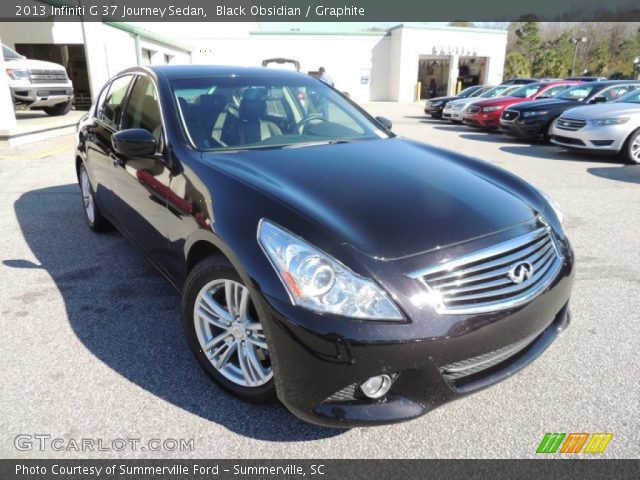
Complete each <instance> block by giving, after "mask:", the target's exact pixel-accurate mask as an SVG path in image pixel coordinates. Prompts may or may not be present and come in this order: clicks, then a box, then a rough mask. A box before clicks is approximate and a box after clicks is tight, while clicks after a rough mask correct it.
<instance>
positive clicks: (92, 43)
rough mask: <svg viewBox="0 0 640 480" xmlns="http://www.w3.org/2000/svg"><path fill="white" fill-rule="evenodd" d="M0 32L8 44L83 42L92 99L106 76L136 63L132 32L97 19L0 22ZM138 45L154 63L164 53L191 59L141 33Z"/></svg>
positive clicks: (175, 59)
mask: <svg viewBox="0 0 640 480" xmlns="http://www.w3.org/2000/svg"><path fill="white" fill-rule="evenodd" d="M83 30H84V32H83ZM0 34H1V35H2V37H3V42H5V44H6V45H8V46H10V47H13V46H14V45H15V44H16V43H43V44H80V45H81V44H83V43H84V44H85V53H86V58H87V66H88V69H89V84H90V87H91V94H92V96H93V97H94V98H95V95H96V94H97V93H98V92H99V91H100V89H101V88H102V86H103V85H104V83H105V82H106V81H107V80H108V79H109V78H111V77H112V76H113V75H115V74H116V73H118V72H120V71H121V70H124V69H125V68H129V67H133V66H136V65H137V57H136V48H135V38H134V37H135V36H134V34H132V33H129V32H126V31H124V30H121V29H119V28H115V27H112V26H110V25H106V24H103V23H100V22H84V24H82V23H80V22H55V21H54V22H27V23H9V22H6V23H5V22H0ZM140 47H141V48H146V49H148V50H151V51H153V52H155V55H154V56H153V62H152V63H153V64H163V63H164V54H165V53H166V54H169V55H171V56H172V57H173V60H172V63H190V61H191V59H190V56H189V53H187V52H185V51H184V50H181V49H178V48H175V47H173V46H171V45H166V44H164V43H161V42H158V41H156V40H152V39H149V38H147V37H144V36H140Z"/></svg>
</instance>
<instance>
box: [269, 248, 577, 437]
mask: <svg viewBox="0 0 640 480" xmlns="http://www.w3.org/2000/svg"><path fill="white" fill-rule="evenodd" d="M563 250H564V251H563V254H564V262H563V265H562V268H561V270H560V272H559V273H558V275H557V277H556V278H555V280H554V281H553V283H552V284H551V285H550V286H549V287H548V288H547V289H546V290H545V291H544V292H543V293H542V294H540V295H539V296H538V297H536V298H535V299H534V300H532V301H531V302H530V303H528V304H526V305H524V306H522V307H518V308H512V309H510V310H503V311H500V312H493V313H488V314H475V315H438V314H436V313H435V312H423V314H422V315H421V316H418V315H414V314H413V313H412V314H411V315H410V318H411V320H410V321H409V322H406V323H395V324H392V323H381V322H375V321H370V322H363V321H355V320H349V319H337V318H335V317H333V318H332V317H327V316H323V315H319V314H315V313H313V312H310V311H307V310H305V309H302V308H299V307H295V306H293V305H291V303H290V302H288V301H284V300H280V299H276V298H273V297H269V296H265V295H262V301H263V303H264V311H265V312H266V318H267V319H268V335H269V350H270V352H271V356H272V361H273V368H274V378H275V381H276V389H277V392H278V397H279V398H280V400H281V401H282V403H283V404H284V405H285V406H286V407H287V408H288V409H289V410H290V411H291V412H293V413H294V414H295V415H297V416H298V417H300V418H302V419H304V420H306V421H309V422H312V423H316V424H319V425H325V426H333V427H354V426H367V425H380V424H388V423H395V422H400V421H404V420H409V419H412V418H416V417H418V416H420V415H422V414H424V413H427V412H429V411H430V410H433V409H434V408H436V407H438V406H440V405H443V404H445V403H447V402H450V401H452V400H456V399H459V398H462V397H464V396H466V395H468V394H470V393H473V392H475V391H477V390H480V389H482V388H485V387H488V386H490V385H493V384H495V383H497V382H499V381H501V380H504V379H506V378H508V377H509V376H511V375H512V374H514V373H515V372H517V371H518V370H520V369H522V368H523V367H525V366H526V365H528V364H529V363H531V362H532V361H533V360H534V359H535V358H536V357H538V356H539V355H540V354H541V353H542V352H543V351H544V350H545V349H546V348H547V347H548V346H549V345H550V344H551V343H552V342H553V340H554V339H555V338H556V336H557V335H558V332H560V331H561V330H562V329H564V328H565V327H566V325H567V324H568V322H569V314H568V301H569V295H570V290H571V285H572V283H573V277H574V273H573V254H572V252H571V248H570V246H569V245H568V243H566V244H565V246H564V248H563ZM261 303H262V302H261ZM436 331H437V332H439V333H429V332H436ZM523 339H526V344H524V345H523V347H522V348H521V349H520V350H518V351H517V352H515V353H513V355H511V356H509V357H508V358H505V359H504V360H502V361H500V363H498V364H495V365H492V366H491V368H487V369H486V370H482V371H479V372H477V373H474V374H472V375H469V376H466V377H463V378H458V379H455V380H453V381H452V380H451V378H448V377H447V374H446V368H445V367H448V366H450V365H454V364H460V363H464V362H466V361H471V362H473V361H474V359H477V358H479V357H485V356H486V355H488V354H491V353H492V352H497V351H500V350H504V349H505V347H509V346H511V345H515V344H518V343H519V342H523ZM381 374H389V375H396V374H397V375H398V376H397V377H396V381H395V383H394V384H393V386H392V388H391V390H390V392H389V393H388V394H387V395H386V396H385V397H384V398H382V399H380V400H370V399H367V398H366V397H364V396H363V395H362V394H360V393H359V390H358V385H359V384H360V383H361V382H363V381H364V380H366V379H368V378H370V377H372V376H375V375H381Z"/></svg>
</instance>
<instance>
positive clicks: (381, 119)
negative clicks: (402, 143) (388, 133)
mask: <svg viewBox="0 0 640 480" xmlns="http://www.w3.org/2000/svg"><path fill="white" fill-rule="evenodd" d="M376 120H377V121H378V123H379V124H380V125H382V126H383V127H384V128H386V129H387V130H391V127H392V126H393V123H392V122H391V120H389V119H388V118H387V117H376Z"/></svg>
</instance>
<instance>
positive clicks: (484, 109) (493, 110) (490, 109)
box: [482, 105, 504, 112]
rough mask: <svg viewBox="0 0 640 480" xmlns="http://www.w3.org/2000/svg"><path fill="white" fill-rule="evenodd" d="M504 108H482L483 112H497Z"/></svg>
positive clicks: (498, 106)
mask: <svg viewBox="0 0 640 480" xmlns="http://www.w3.org/2000/svg"><path fill="white" fill-rule="evenodd" d="M503 108H504V106H503V105H495V106H493V107H482V111H483V112H495V111H496V110H502V109H503Z"/></svg>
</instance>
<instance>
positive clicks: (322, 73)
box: [318, 67, 334, 87]
mask: <svg viewBox="0 0 640 480" xmlns="http://www.w3.org/2000/svg"><path fill="white" fill-rule="evenodd" d="M318 72H320V81H322V82H324V83H326V84H327V85H329V86H330V87H333V86H334V83H333V79H332V78H331V77H330V76H329V75H328V74H327V71H326V70H325V69H324V67H320V68H319V69H318Z"/></svg>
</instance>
